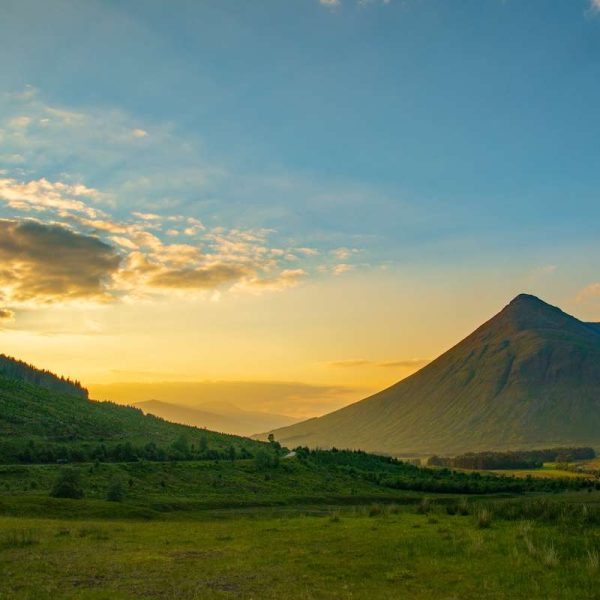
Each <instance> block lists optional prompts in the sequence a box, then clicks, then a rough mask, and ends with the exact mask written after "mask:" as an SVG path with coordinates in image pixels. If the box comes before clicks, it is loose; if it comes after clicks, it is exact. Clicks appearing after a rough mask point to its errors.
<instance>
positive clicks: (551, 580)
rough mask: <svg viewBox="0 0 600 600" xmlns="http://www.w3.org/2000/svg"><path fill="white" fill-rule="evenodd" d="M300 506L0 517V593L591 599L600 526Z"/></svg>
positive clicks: (127, 598) (123, 599)
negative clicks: (145, 517)
mask: <svg viewBox="0 0 600 600" xmlns="http://www.w3.org/2000/svg"><path fill="white" fill-rule="evenodd" d="M583 499H585V500H600V494H599V493H598V492H594V493H591V494H586V495H585V496H583ZM71 502H73V503H76V502H77V501H71ZM303 512H304V511H302V510H300V509H298V510H296V511H294V512H292V513H288V514H285V513H280V514H277V513H274V512H273V511H272V510H271V509H269V510H259V509H255V510H253V511H250V512H246V513H245V514H243V513H239V512H235V511H234V512H227V511H225V512H221V513H218V514H217V513H208V512H205V513H198V514H196V515H190V516H188V517H187V518H186V517H182V520H178V521H157V522H143V521H131V520H130V521H123V520H119V521H114V520H73V519H71V520H64V519H62V520H61V519H59V520H50V519H29V518H8V517H2V518H0V570H1V571H2V575H3V576H2V579H1V580H0V597H1V598H3V599H4V598H11V599H13V598H14V599H15V600H20V599H23V600H25V599H29V598H52V599H59V600H62V599H64V600H75V599H86V600H88V599H108V598H110V599H111V600H131V599H134V598H144V599H145V598H147V599H165V600H167V599H173V600H175V599H178V600H188V599H202V600H204V599H207V600H211V599H219V598H242V599H245V598H247V599H251V598H254V599H257V600H258V599H260V600H262V599H277V600H286V599H289V600H304V599H306V600H308V599H322V600H328V599H331V600H341V599H353V600H362V599H364V600H372V599H390V600H392V599H393V600H397V599H399V598H402V599H403V600H404V599H406V600H412V599H414V600H417V599H418V600H428V599H431V600H434V599H435V600H437V599H440V598H442V599H448V600H449V599H458V598H460V599H461V600H469V599H473V600H476V599H477V600H480V599H482V598H493V599H506V600H509V599H510V600H515V599H516V600H518V599H523V600H530V599H536V598H548V599H552V600H561V599H564V600H567V599H573V598H577V599H578V600H587V599H590V600H591V599H594V598H598V583H597V582H598V578H597V577H598V574H599V572H598V567H599V565H598V560H597V558H598V554H599V553H600V527H599V526H598V525H597V524H592V525H587V526H585V527H582V526H577V525H574V526H573V527H564V526H558V525H555V524H552V523H548V522H545V521H544V520H540V521H539V522H534V521H532V520H526V521H523V520H516V521H514V520H511V521H509V520H500V519H496V518H495V517H493V516H492V519H491V522H490V523H486V522H484V525H485V524H488V525H489V527H483V528H481V527H480V526H479V525H478V522H479V523H480V520H481V519H480V515H481V513H478V512H477V510H472V511H471V514H468V515H465V516H459V515H458V514H457V515H448V514H446V510H445V509H444V507H442V506H439V505H438V506H437V507H436V505H435V504H434V505H433V506H432V507H429V508H427V509H426V510H425V512H428V514H417V512H416V510H415V507H414V506H413V507H403V508H400V507H394V506H392V507H390V506H388V507H387V508H385V507H382V506H378V505H370V506H366V507H364V508H351V509H350V508H348V509H341V510H333V509H328V510H321V511H320V516H315V515H312V516H307V515H306V514H303ZM478 515H479V516H478Z"/></svg>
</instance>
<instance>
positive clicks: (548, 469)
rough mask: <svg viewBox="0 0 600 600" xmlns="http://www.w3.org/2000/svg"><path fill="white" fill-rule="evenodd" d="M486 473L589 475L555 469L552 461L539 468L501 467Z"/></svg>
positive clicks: (553, 476)
mask: <svg viewBox="0 0 600 600" xmlns="http://www.w3.org/2000/svg"><path fill="white" fill-rule="evenodd" d="M486 472H488V473H497V474H498V475H505V476H507V477H510V476H511V475H514V476H515V477H528V476H531V477H547V478H561V477H568V478H571V477H583V478H586V477H589V475H586V474H585V473H576V472H574V471H564V470H562V469H557V468H556V466H555V465H554V464H552V463H547V464H545V465H544V466H543V467H542V468H541V469H502V470H494V471H486Z"/></svg>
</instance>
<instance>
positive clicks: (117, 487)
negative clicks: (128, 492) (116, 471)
mask: <svg viewBox="0 0 600 600" xmlns="http://www.w3.org/2000/svg"><path fill="white" fill-rule="evenodd" d="M124 498H125V486H124V485H123V481H122V480H121V479H120V478H118V477H115V478H114V479H113V480H112V481H111V482H110V483H109V485H108V490H107V492H106V499H107V500H109V501H110V502H123V499H124Z"/></svg>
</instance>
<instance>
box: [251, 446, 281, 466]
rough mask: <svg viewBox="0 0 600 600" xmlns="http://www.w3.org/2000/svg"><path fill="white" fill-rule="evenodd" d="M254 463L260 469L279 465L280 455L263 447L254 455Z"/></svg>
mask: <svg viewBox="0 0 600 600" xmlns="http://www.w3.org/2000/svg"><path fill="white" fill-rule="evenodd" d="M254 463H255V465H256V468H257V469H258V470H259V471H264V470H266V469H272V468H274V467H277V466H278V465H279V456H277V454H274V453H273V452H269V451H268V450H264V449H263V448H261V449H260V450H258V452H257V453H256V455H255V456H254Z"/></svg>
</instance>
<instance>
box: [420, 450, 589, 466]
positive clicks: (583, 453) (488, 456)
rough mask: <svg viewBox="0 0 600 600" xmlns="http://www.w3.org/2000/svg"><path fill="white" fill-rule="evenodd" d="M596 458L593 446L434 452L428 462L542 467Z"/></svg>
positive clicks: (460, 464)
mask: <svg viewBox="0 0 600 600" xmlns="http://www.w3.org/2000/svg"><path fill="white" fill-rule="evenodd" d="M593 458H596V452H595V451H594V449H593V448H588V447H575V448H547V449H544V450H514V451H506V452H468V453H466V454H459V455H458V456H453V457H442V456H431V457H430V458H429V459H428V461H427V464H428V465H429V466H435V467H447V468H455V469H475V470H488V469H490V470H494V469H498V470H501V469H541V468H542V467H543V466H544V463H547V462H555V463H570V462H574V461H578V460H591V459H593Z"/></svg>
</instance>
